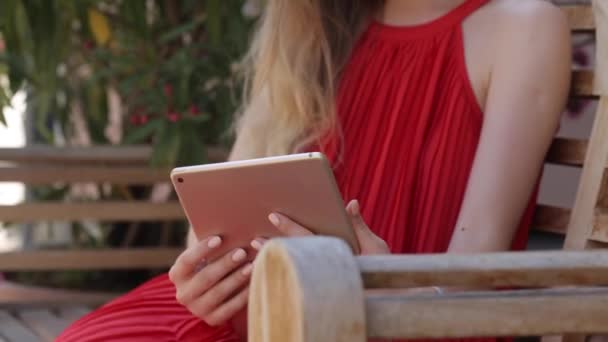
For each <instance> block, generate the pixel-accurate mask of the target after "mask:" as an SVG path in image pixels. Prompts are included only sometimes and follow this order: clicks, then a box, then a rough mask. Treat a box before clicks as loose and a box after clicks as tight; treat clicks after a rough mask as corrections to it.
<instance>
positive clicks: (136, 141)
mask: <svg viewBox="0 0 608 342" xmlns="http://www.w3.org/2000/svg"><path fill="white" fill-rule="evenodd" d="M554 2H556V3H560V4H565V3H582V2H588V1H581V0H579V1H568V0H559V1H558V0H556V1H554ZM260 6H261V1H259V0H258V1H256V0H249V1H246V0H230V1H220V0H77V1H76V0H2V1H0V107H2V108H4V109H3V111H1V112H0V148H5V149H6V150H5V151H7V153H8V154H9V155H13V157H12V159H11V158H6V159H7V160H4V159H3V157H2V153H0V206H1V207H2V208H3V209H0V252H11V251H13V252H14V251H39V250H66V249H67V250H77V251H78V250H81V249H85V248H86V249H93V250H103V251H110V252H111V251H116V250H124V249H128V248H138V247H174V248H175V250H179V247H180V246H181V245H182V242H183V238H184V234H185V231H186V223H185V221H184V219H183V217H182V216H180V214H179V213H178V214H176V215H165V216H167V217H168V218H167V219H155V218H153V219H141V217H140V216H137V215H135V214H133V215H132V216H129V215H127V214H121V215H119V214H117V217H118V218H117V219H114V218H112V217H111V216H112V215H111V214H112V213H108V212H107V211H108V210H113V209H111V208H115V207H112V206H102V205H100V206H97V207H95V208H94V209H91V212H92V213H91V215H90V216H91V217H90V218H88V217H85V218H84V219H83V218H82V217H80V216H82V215H80V216H79V215H75V216H74V217H75V218H74V219H68V218H71V216H70V215H68V214H66V215H63V216H59V215H56V214H55V213H53V212H52V211H53V210H55V209H53V208H60V207H49V208H51V209H49V208H46V209H45V208H42V207H24V206H23V205H24V203H59V204H70V203H90V202H95V203H127V202H129V203H136V204H137V205H139V204H141V203H167V206H169V205H172V206H173V207H171V208H174V207H175V205H176V204H175V203H176V202H175V196H174V195H173V193H172V191H171V186H170V185H169V184H167V180H168V179H167V175H168V170H169V169H170V168H172V167H174V166H179V165H191V164H200V163H205V162H208V161H219V160H222V158H225V156H226V153H227V150H228V148H229V146H230V144H231V142H232V139H233V135H232V134H231V131H230V127H231V124H232V121H233V114H234V112H235V111H236V110H237V108H238V105H239V103H240V96H241V86H242V79H241V78H240V77H239V62H240V60H241V58H242V56H243V54H244V53H245V51H246V48H247V45H248V41H249V38H250V34H251V30H252V27H253V25H254V23H255V20H256V18H257V17H258V15H259V13H260V10H261V9H260ZM592 42H593V39H592V36H590V35H589V34H585V33H581V34H577V35H576V36H575V37H574V41H573V44H574V62H575V68H590V67H591V66H592V65H593V63H594V62H593V60H592V56H593V55H594V50H593V49H594V47H593V44H592ZM524 53H525V52H524ZM594 106H595V103H594V102H593V101H587V100H577V101H576V102H571V103H569V105H568V108H567V110H566V112H565V114H564V118H563V121H562V126H561V129H560V132H559V135H560V136H564V137H569V138H581V139H585V138H586V137H587V136H588V134H589V131H590V127H591V124H592V122H593V118H594V117H593V113H594V112H595V111H594V109H595V108H594ZM45 146H46V147H48V149H44V147H45ZM100 146H102V147H107V146H112V147H114V149H112V150H111V152H110V154H112V155H116V156H118V155H124V156H127V157H125V158H127V159H128V158H129V157H128V156H131V155H134V156H136V159H137V160H138V161H140V160H141V161H143V164H142V165H145V167H146V168H147V169H149V170H156V171H157V173H155V174H154V175H156V176H150V174H149V173H146V172H142V173H128V172H127V171H129V170H130V171H129V172H131V171H133V167H134V166H133V165H131V164H130V163H127V162H128V160H127V161H125V160H124V159H125V158H123V159H122V161H121V163H123V164H128V167H130V168H131V169H125V170H127V171H124V172H123V173H122V174H124V175H126V174H130V175H131V176H130V177H131V178H130V180H126V178H125V179H121V176H120V174H117V176H112V177H113V178H112V179H111V180H113V182H111V181H110V180H108V179H107V178H108V177H109V176H108V177H106V178H104V177H103V176H91V178H92V179H91V181H85V180H84V178H85V176H84V174H85V172H84V171H82V172H81V174H78V173H79V171H78V170H85V169H86V170H88V171H87V172H89V171H90V174H91V175H95V174H98V173H99V172H110V171H112V170H115V169H116V170H118V167H117V166H116V167H115V166H113V165H115V164H112V165H110V164H107V165H106V162H107V163H110V162H112V163H114V162H116V161H115V160H114V161H106V159H104V158H105V157H103V158H102V157H101V156H103V155H106V154H108V153H101V152H103V151H101V152H100V150H99V149H96V148H97V147H100ZM17 150H18V151H17ZM15 151H17V152H15ZM74 151H76V152H77V153H76V152H74ZM87 151H90V153H89V152H87ZM104 151H105V150H104ZM134 151H135V152H137V153H135V152H134ZM9 152H10V153H9ZM72 152H74V153H73V154H74V155H79V156H80V157H79V158H80V159H79V158H76V157H74V158H72V157H70V156H68V154H71V153H72ZM132 152H133V153H134V154H131V153H132ZM11 153H12V154H11ZM97 153H99V155H100V157H99V163H94V161H95V159H96V157H95V156H96V155H97ZM61 154H65V155H66V157H65V158H64V159H62V157H61V156H56V157H53V158H54V159H52V160H51V159H50V158H49V157H48V156H50V155H61ZM87 155H88V157H89V158H85V157H86V156H87ZM14 156H16V157H14ZM45 156H46V157H45ZM134 158H135V157H134ZM85 160H88V162H89V163H91V165H89V164H87V165H84V164H82V165H81V164H79V163H80V162H81V161H83V162H84V161H85ZM24 161H25V162H27V165H26V166H25V167H22V168H19V167H17V166H16V164H18V163H17V162H24ZM68 162H69V165H68ZM43 164H44V165H43ZM49 164H52V165H49ZM121 165H122V164H121ZM136 166H137V167H139V168H141V167H142V166H141V165H139V164H137V165H136ZM110 167H112V168H113V169H112V168H110ZM44 170H50V171H52V172H54V174H55V175H56V176H53V177H51V176H49V175H48V173H47V174H46V175H45V174H42V173H43V172H44ZM62 170H63V171H62ZM70 170H71V171H70ZM74 170H76V171H74ZM96 170H97V173H95V171H96ZM108 170H110V171H108ZM26 171H27V172H26ZM50 171H49V172H50ZM70 172H71V173H70ZM112 172H114V171H112ZM150 172H152V171H150ZM579 173H580V171H579V169H576V168H570V167H566V166H548V167H547V170H546V171H545V177H544V178H543V184H542V189H541V202H544V203H547V204H551V205H555V206H560V207H565V208H568V207H570V206H571V205H572V202H573V200H574V194H575V191H576V186H577V183H578V177H579ZM41 174H42V175H41ZM139 174H141V175H142V179H143V178H145V179H146V181H143V180H142V182H141V183H145V184H132V183H138V182H136V181H133V180H132V178H134V177H135V178H136V177H137V175H139ZM133 175H135V176H133ZM62 177H63V178H62ZM125 177H126V176H125ZM146 177H147V178H146ZM564 177H565V178H566V179H571V180H572V181H571V182H564V181H563V179H564ZM127 178H128V177H127ZM15 180H22V181H15ZM11 208H13V210H12V211H11ZM65 208H70V207H67V206H65ZM162 208H167V207H162ZM21 209H23V210H27V211H26V213H31V219H28V217H25V218H24V217H23V215H21V216H19V215H17V214H14V213H15V212H17V210H21ZM2 210H4V211H2ZM44 210H46V211H44ZM65 210H72V209H65ZM38 211H39V212H40V214H38ZM1 213H6V216H7V217H8V216H11V217H16V218H13V219H11V218H8V219H7V218H6V217H2V215H1ZM9 214H10V215H9ZM159 216H162V215H159ZM57 217H59V219H57ZM98 217H104V219H103V220H102V219H96V218H98ZM125 217H130V220H126V219H125ZM163 217H164V216H163ZM539 234H541V235H539ZM531 244H532V245H533V247H534V248H560V247H561V246H560V238H559V237H557V236H553V235H551V234H549V233H536V235H535V236H534V237H533V239H532V242H531ZM100 255H101V254H100ZM107 255H111V254H107ZM66 260H67V259H66ZM66 262H67V261H66ZM166 263H167V262H165V263H164V264H166ZM164 264H163V263H160V264H159V265H158V267H151V268H150V267H148V268H146V269H143V268H135V269H129V270H124V269H123V270H109V269H107V268H111V267H104V268H105V269H104V270H99V269H97V268H96V267H93V266H90V267H89V266H86V265H85V266H83V267H77V266H78V263H77V262H72V264H70V265H72V266H71V267H62V266H56V267H55V266H53V267H51V266H49V269H48V270H44V271H41V270H33V271H27V272H26V271H22V272H15V271H14V270H12V271H9V272H4V273H0V275H2V276H4V277H6V278H8V279H10V280H17V281H19V282H22V283H30V284H37V285H51V286H54V287H68V288H87V289H100V290H112V291H123V290H126V289H129V288H131V287H133V286H134V285H135V284H138V283H141V282H142V281H143V280H145V279H148V278H149V277H150V276H152V275H154V274H156V273H158V272H160V271H162V270H163V269H166V268H165V266H166V265H164ZM74 265H76V266H74ZM87 265H88V264H87ZM30 268H34V269H35V268H36V267H30ZM64 268H66V269H64ZM72 268H74V269H72ZM121 268H126V267H121ZM1 271H2V270H1V267H0V272H1ZM51 271H52V272H51Z"/></svg>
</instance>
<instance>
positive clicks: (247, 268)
mask: <svg viewBox="0 0 608 342" xmlns="http://www.w3.org/2000/svg"><path fill="white" fill-rule="evenodd" d="M251 271H253V264H252V263H248V264H247V265H245V267H243V270H242V271H241V272H243V275H246V276H248V275H250V274H251Z"/></svg>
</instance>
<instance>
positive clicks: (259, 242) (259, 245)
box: [251, 237, 268, 252]
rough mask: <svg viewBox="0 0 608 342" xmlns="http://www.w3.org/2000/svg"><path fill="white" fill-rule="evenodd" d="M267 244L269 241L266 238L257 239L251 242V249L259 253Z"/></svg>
mask: <svg viewBox="0 0 608 342" xmlns="http://www.w3.org/2000/svg"><path fill="white" fill-rule="evenodd" d="M266 242H268V239H266V238H262V237H259V238H256V239H255V240H253V241H251V248H253V249H255V250H256V251H258V252H259V251H260V250H262V247H264V245H265V244H266Z"/></svg>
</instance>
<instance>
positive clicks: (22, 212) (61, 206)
mask: <svg viewBox="0 0 608 342" xmlns="http://www.w3.org/2000/svg"><path fill="white" fill-rule="evenodd" d="M45 220H48V221H78V220H100V221H156V220H159V221H168V220H176V221H179V220H185V216H184V213H183V211H182V208H181V206H180V204H179V202H177V201H172V202H167V203H151V202H144V201H103V202H87V203H67V202H44V203H25V204H17V205H0V221H2V222H18V223H19V222H36V221H45Z"/></svg>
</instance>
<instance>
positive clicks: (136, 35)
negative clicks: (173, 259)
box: [0, 0, 259, 289]
mask: <svg viewBox="0 0 608 342" xmlns="http://www.w3.org/2000/svg"><path fill="white" fill-rule="evenodd" d="M258 13H259V3H258V2H257V1H244V0H231V1H220V0H205V1H200V0H130V1H124V0H103V1H102V0H78V1H73V0H53V1H47V0H2V1H1V2H0V107H1V108H4V110H3V111H1V112H0V147H5V148H6V147H13V148H14V147H26V146H28V147H29V146H35V147H40V146H41V145H47V146H52V147H66V146H69V147H88V146H107V145H114V146H142V145H144V146H150V147H151V148H150V150H151V152H150V154H149V156H148V158H146V159H147V164H148V165H149V167H150V168H155V169H162V170H168V169H170V168H172V167H174V166H178V165H191V164H200V163H204V162H206V161H207V160H208V152H207V151H208V150H209V148H210V147H211V148H212V149H215V151H219V152H218V153H219V154H220V155H221V154H222V153H223V152H222V151H224V152H225V150H226V149H227V148H228V147H229V146H230V143H231V141H232V139H233V137H232V134H231V132H230V129H229V128H230V126H231V123H232V118H233V114H234V112H235V110H236V109H237V106H238V105H239V102H240V101H239V98H240V96H241V83H242V82H241V79H240V78H239V76H238V70H239V61H240V59H241V57H242V56H243V54H244V52H245V49H246V47H247V44H248V40H249V35H250V32H251V28H252V24H253V22H254V20H255V18H256V17H257V15H258ZM57 151H59V152H60V151H62V150H60V149H59V150H56V151H55V152H57ZM60 153H61V152H60ZM216 154H217V153H216ZM0 163H2V159H0ZM0 166H6V167H10V166H12V164H11V163H8V162H5V163H4V164H0ZM61 166H62V165H54V167H55V168H57V167H61ZM167 174H168V173H167ZM0 177H1V174H0ZM9 178H10V177H9ZM6 180H7V179H6V177H5V178H0V204H2V205H15V204H18V203H21V202H23V201H27V202H47V201H69V202H73V201H92V200H95V201H117V200H132V199H142V200H150V201H156V202H162V201H166V200H168V199H169V198H170V197H171V196H172V194H171V189H170V187H169V185H168V184H160V183H159V184H150V185H145V186H129V185H118V186H108V184H107V183H106V184H100V183H95V184H93V183H86V182H84V183H83V182H78V183H77V184H73V183H67V182H62V181H53V182H52V184H34V185H28V186H27V187H25V186H24V184H22V183H14V182H6ZM2 181H4V182H2ZM163 226H164V227H163ZM128 228H130V229H128ZM163 228H164V229H163ZM134 230H135V232H133V231H134ZM163 231H164V233H163ZM184 231H185V224H184V222H183V220H182V221H181V222H172V223H171V227H170V231H169V233H166V232H167V225H166V224H165V223H161V222H140V223H136V224H135V225H133V224H132V223H124V222H109V223H108V222H83V221H76V222H67V221H64V222H57V221H46V220H43V221H41V222H27V224H25V225H24V224H22V223H20V224H17V223H11V222H7V221H5V220H4V219H3V218H2V217H0V251H11V250H16V249H22V248H25V249H40V248H46V249H48V248H51V249H53V248H64V247H70V248H82V247H93V248H95V247H98V248H99V247H107V246H123V247H124V246H127V245H128V246H141V245H159V244H161V243H162V244H165V245H179V244H180V243H181V240H182V239H183V236H184ZM126 239H127V240H128V241H126ZM161 240H162V241H161ZM118 273H119V274H115V275H114V277H121V276H120V272H118ZM123 273H124V272H123ZM149 275H150V274H149V273H148V271H146V272H140V273H138V272H134V271H130V272H127V274H126V275H125V274H123V276H122V278H120V279H121V281H120V282H116V279H112V276H111V275H110V276H109V275H108V274H106V273H105V272H94V271H91V272H82V271H78V272H71V271H69V272H56V273H54V274H52V275H51V274H49V273H46V272H44V273H36V272H27V273H19V274H16V273H15V274H14V273H10V272H9V273H5V274H4V276H8V277H9V278H17V279H18V280H20V281H25V282H35V283H52V284H53V285H59V286H64V287H65V286H68V287H79V286H80V285H82V284H83V283H88V284H93V285H94V286H98V287H101V288H103V289H108V286H110V287H116V286H117V285H116V284H117V283H120V284H121V285H118V286H119V287H126V288H129V287H131V285H132V284H136V283H138V282H140V281H141V280H142V279H145V278H147V277H149ZM108 277H109V278H108ZM92 280H95V281H92ZM106 280H107V281H106Z"/></svg>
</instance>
